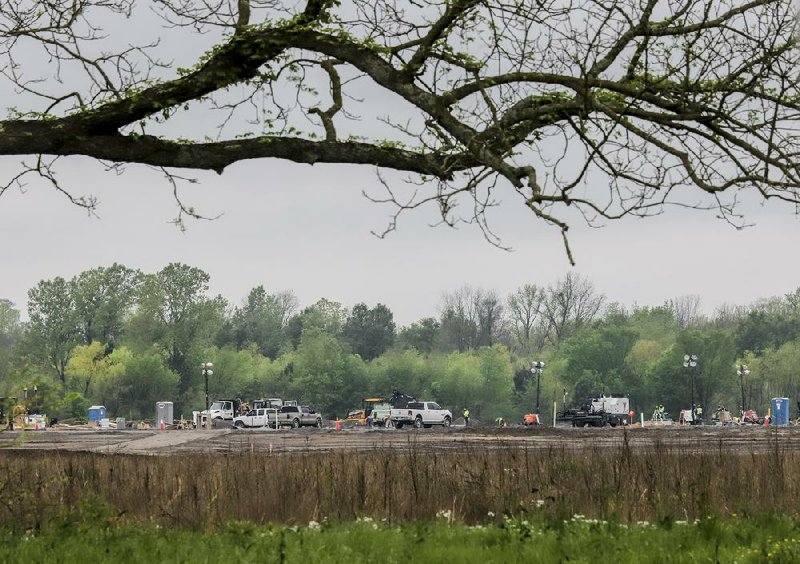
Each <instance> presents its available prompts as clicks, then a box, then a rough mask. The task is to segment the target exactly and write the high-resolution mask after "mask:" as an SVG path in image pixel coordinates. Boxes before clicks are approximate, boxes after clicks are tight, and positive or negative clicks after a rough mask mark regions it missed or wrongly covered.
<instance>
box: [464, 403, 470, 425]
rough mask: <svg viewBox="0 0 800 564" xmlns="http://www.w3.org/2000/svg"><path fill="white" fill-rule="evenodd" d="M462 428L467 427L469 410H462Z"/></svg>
mask: <svg viewBox="0 0 800 564" xmlns="http://www.w3.org/2000/svg"><path fill="white" fill-rule="evenodd" d="M464 427H469V409H467V408H466V407H465V408H464Z"/></svg>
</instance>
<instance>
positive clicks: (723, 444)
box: [0, 426, 800, 455]
mask: <svg viewBox="0 0 800 564" xmlns="http://www.w3.org/2000/svg"><path fill="white" fill-rule="evenodd" d="M625 442H627V444H628V445H629V446H630V447H631V448H632V449H642V450H647V449H661V448H669V449H671V450H679V451H684V452H687V453H690V452H710V451H718V450H721V451H725V452H736V453H742V454H749V453H753V452H769V451H775V449H777V448H779V449H781V450H782V451H798V450H800V427H786V428H776V427H771V428H764V427H754V426H753V427H734V428H723V427H712V426H701V427H678V426H673V427H658V428H656V427H645V428H638V427H629V428H626V429H624V430H623V429H622V428H603V429H593V428H589V429H573V428H553V427H537V428H524V427H512V428H508V429H498V428H494V427H470V428H468V429H467V428H463V427H451V428H450V429H423V430H419V431H417V430H406V429H403V430H397V429H364V428H355V429H344V430H341V431H336V430H334V429H333V428H323V429H297V430H280V431H276V430H272V429H255V430H237V429H214V430H207V431H206V430H200V431H197V430H165V431H159V430H109V429H83V430H51V429H48V430H44V431H5V432H2V433H0V451H4V452H9V451H15V450H31V449H38V450H48V451H72V452H97V453H106V454H149V455H170V454H179V453H232V454H233V453H245V452H259V453H293V452H294V453H297V452H300V453H302V452H324V451H337V450H341V451H348V452H354V451H358V452H364V451H371V450H404V449H411V448H415V449H422V450H430V451H445V450H468V449H474V448H479V449H495V448H508V447H519V448H526V449H545V450H547V449H552V448H556V449H566V450H573V449H575V450H585V449H593V448H598V449H603V448H622V447H623V445H624V444H625Z"/></svg>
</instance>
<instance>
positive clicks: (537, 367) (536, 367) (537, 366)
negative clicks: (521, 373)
mask: <svg viewBox="0 0 800 564" xmlns="http://www.w3.org/2000/svg"><path fill="white" fill-rule="evenodd" d="M542 368H544V362H542V361H541V360H537V361H536V362H534V363H533V367H532V368H531V373H532V374H533V375H534V376H536V414H537V415H538V414H539V392H540V390H541V383H542Z"/></svg>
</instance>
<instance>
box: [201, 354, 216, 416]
mask: <svg viewBox="0 0 800 564" xmlns="http://www.w3.org/2000/svg"><path fill="white" fill-rule="evenodd" d="M200 368H202V369H203V376H205V379H206V421H207V420H208V410H209V407H210V404H209V403H208V377H209V376H212V375H213V374H214V372H213V371H212V370H211V369H212V368H214V365H213V364H211V363H210V362H204V363H203V364H201V365H200Z"/></svg>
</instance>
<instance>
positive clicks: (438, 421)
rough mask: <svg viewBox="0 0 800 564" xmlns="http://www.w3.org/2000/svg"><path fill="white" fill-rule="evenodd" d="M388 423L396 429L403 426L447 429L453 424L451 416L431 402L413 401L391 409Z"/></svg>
mask: <svg viewBox="0 0 800 564" xmlns="http://www.w3.org/2000/svg"><path fill="white" fill-rule="evenodd" d="M389 421H390V422H391V424H392V425H394V426H395V427H397V428H398V429H402V428H403V425H413V426H414V427H416V428H417V429H419V428H422V427H425V428H426V429H429V428H431V427H433V426H434V425H442V426H443V427H449V426H450V424H451V423H452V422H453V414H452V413H450V411H449V410H447V409H442V408H441V407H439V404H438V403H436V402H433V401H413V402H410V403H409V404H408V405H406V407H401V408H397V409H392V410H391V411H390V412H389Z"/></svg>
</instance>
